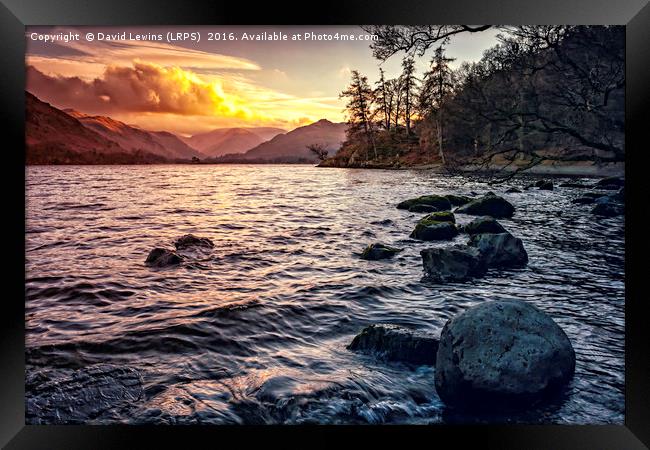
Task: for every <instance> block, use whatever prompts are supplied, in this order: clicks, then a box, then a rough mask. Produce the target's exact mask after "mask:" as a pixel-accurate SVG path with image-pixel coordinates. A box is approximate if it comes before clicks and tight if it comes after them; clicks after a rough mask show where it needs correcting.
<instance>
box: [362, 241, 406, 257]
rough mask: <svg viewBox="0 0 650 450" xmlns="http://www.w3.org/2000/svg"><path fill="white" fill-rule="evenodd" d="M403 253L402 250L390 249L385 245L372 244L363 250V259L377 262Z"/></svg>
mask: <svg viewBox="0 0 650 450" xmlns="http://www.w3.org/2000/svg"><path fill="white" fill-rule="evenodd" d="M401 251H402V249H401V248H395V247H389V246H388V245H384V244H379V243H376V244H370V245H369V246H367V247H366V248H365V249H364V250H363V253H361V259H367V260H369V261H376V260H378V259H386V258H392V257H393V256H395V255H396V254H397V253H399V252H401Z"/></svg>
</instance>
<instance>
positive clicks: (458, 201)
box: [445, 194, 472, 206]
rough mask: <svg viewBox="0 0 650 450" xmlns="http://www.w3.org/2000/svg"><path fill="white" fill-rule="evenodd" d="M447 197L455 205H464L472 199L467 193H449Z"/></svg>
mask: <svg viewBox="0 0 650 450" xmlns="http://www.w3.org/2000/svg"><path fill="white" fill-rule="evenodd" d="M445 197H447V200H449V202H450V203H451V204H452V205H453V206H463V205H464V204H466V203H469V202H471V201H472V198H471V197H467V196H465V195H454V194H447V195H445Z"/></svg>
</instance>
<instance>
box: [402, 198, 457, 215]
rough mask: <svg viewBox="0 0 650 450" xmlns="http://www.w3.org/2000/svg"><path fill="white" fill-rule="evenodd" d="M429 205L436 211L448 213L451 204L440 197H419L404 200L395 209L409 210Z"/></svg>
mask: <svg viewBox="0 0 650 450" xmlns="http://www.w3.org/2000/svg"><path fill="white" fill-rule="evenodd" d="M417 204H421V205H429V206H433V207H434V208H436V209H437V210H438V211H448V210H450V209H451V202H450V201H449V200H448V199H447V197H444V196H442V195H423V196H421V197H416V198H411V199H408V200H404V201H403V202H400V203H398V204H397V209H409V208H411V207H412V206H414V205H417Z"/></svg>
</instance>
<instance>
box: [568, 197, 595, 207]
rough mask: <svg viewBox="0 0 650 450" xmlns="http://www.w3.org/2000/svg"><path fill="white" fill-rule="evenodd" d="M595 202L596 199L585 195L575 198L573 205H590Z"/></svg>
mask: <svg viewBox="0 0 650 450" xmlns="http://www.w3.org/2000/svg"><path fill="white" fill-rule="evenodd" d="M594 201H596V199H595V198H594V197H586V196H584V195H583V196H582V197H577V198H574V199H573V200H571V203H576V204H578V205H590V204H592V203H593V202H594Z"/></svg>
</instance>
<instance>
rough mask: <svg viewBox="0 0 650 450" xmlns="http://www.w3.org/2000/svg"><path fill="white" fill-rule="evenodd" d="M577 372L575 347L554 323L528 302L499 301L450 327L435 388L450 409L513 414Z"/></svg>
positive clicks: (482, 306) (453, 321)
mask: <svg viewBox="0 0 650 450" xmlns="http://www.w3.org/2000/svg"><path fill="white" fill-rule="evenodd" d="M574 371H575V352H574V350H573V347H572V346H571V342H570V341H569V338H568V337H567V335H566V334H565V333H564V331H562V329H561V328H560V327H559V326H558V325H557V324H556V323H555V322H554V321H553V319H551V318H550V317H549V316H548V315H547V314H545V313H543V312H542V311H540V310H539V309H537V308H535V307H534V306H532V305H530V304H529V303H526V302H522V301H519V300H499V301H493V302H487V303H482V304H479V305H478V306H474V307H472V308H469V309H468V310H466V311H465V312H463V313H461V314H459V315H457V316H456V317H454V318H452V319H451V320H449V321H448V322H447V323H446V324H445V326H444V328H443V330H442V334H441V336H440V347H439V349H438V355H437V358H436V374H435V385H436V391H437V392H438V395H439V396H440V398H441V399H442V401H443V402H445V404H447V405H448V406H452V407H456V408H460V409H474V408H478V409H485V408H488V409H509V408H512V407H526V406H530V405H531V404H534V403H537V402H538V401H540V400H544V399H546V398H547V397H548V396H550V395H552V394H554V393H556V392H557V391H559V390H561V388H563V387H564V386H565V385H566V384H567V383H568V382H569V381H570V380H571V378H572V377H573V374H574Z"/></svg>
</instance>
